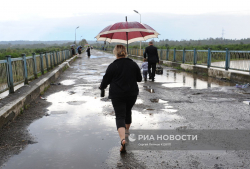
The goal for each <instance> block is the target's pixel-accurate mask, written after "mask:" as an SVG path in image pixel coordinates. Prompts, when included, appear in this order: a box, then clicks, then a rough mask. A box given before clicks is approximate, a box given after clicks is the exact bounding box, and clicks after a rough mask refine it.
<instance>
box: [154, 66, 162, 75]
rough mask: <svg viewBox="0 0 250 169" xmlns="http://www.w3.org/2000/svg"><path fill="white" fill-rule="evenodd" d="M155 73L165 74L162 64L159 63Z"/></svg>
mask: <svg viewBox="0 0 250 169" xmlns="http://www.w3.org/2000/svg"><path fill="white" fill-rule="evenodd" d="M155 74H157V75H162V74H163V68H162V67H161V65H158V66H157V67H156V70H155Z"/></svg>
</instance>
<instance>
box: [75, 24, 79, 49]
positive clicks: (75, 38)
mask: <svg viewBox="0 0 250 169" xmlns="http://www.w3.org/2000/svg"><path fill="white" fill-rule="evenodd" d="M78 28H79V26H77V27H76V29H78ZM76 29H75V45H76Z"/></svg>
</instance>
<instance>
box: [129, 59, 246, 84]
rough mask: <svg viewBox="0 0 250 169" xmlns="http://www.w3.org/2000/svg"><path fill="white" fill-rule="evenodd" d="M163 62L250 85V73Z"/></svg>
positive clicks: (170, 65)
mask: <svg viewBox="0 0 250 169" xmlns="http://www.w3.org/2000/svg"><path fill="white" fill-rule="evenodd" d="M131 57H136V58H138V59H142V58H143V57H142V56H136V55H131ZM161 61H162V62H163V64H165V65H167V66H169V67H180V68H182V69H184V70H187V71H192V72H196V73H199V74H206V75H207V76H210V77H215V78H225V79H228V80H231V81H237V82H242V83H250V73H248V72H243V71H237V70H228V71H226V70H224V69H221V68H214V67H210V68H207V66H203V65H189V64H183V63H177V62H172V61H165V60H161Z"/></svg>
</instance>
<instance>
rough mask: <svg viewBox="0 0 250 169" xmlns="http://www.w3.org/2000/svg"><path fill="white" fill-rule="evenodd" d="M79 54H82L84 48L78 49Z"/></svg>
mask: <svg viewBox="0 0 250 169" xmlns="http://www.w3.org/2000/svg"><path fill="white" fill-rule="evenodd" d="M78 53H79V55H80V54H81V53H82V47H79V48H78Z"/></svg>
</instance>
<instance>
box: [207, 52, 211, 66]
mask: <svg viewBox="0 0 250 169" xmlns="http://www.w3.org/2000/svg"><path fill="white" fill-rule="evenodd" d="M210 66H211V49H210V48H208V51H207V68H210Z"/></svg>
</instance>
